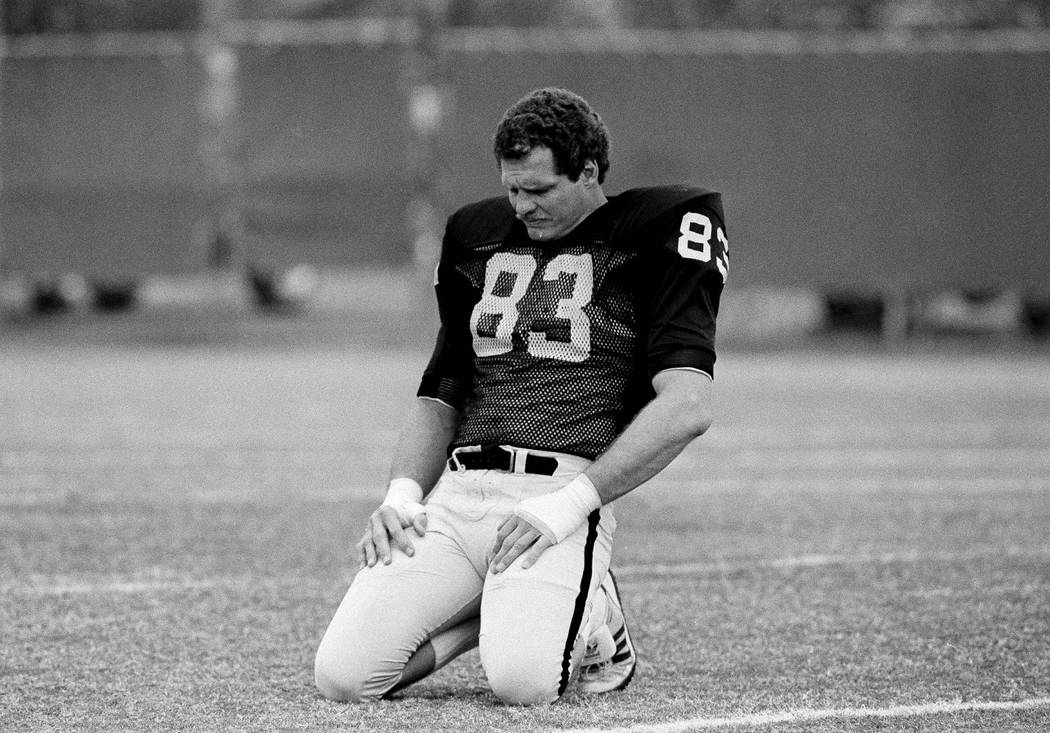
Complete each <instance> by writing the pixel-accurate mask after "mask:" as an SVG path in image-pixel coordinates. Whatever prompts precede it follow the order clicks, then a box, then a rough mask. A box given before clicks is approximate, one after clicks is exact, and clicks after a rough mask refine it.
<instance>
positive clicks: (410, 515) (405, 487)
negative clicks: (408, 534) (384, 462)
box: [380, 478, 426, 527]
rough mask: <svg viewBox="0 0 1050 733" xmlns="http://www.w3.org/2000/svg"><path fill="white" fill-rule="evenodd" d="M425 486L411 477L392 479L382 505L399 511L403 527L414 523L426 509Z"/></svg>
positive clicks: (398, 515)
mask: <svg viewBox="0 0 1050 733" xmlns="http://www.w3.org/2000/svg"><path fill="white" fill-rule="evenodd" d="M422 502H423V487H422V486H420V485H419V484H418V483H417V482H415V481H413V480H412V479H410V478H395V479H391V481H390V485H389V486H388V487H387V490H386V498H385V499H383V503H382V504H381V505H380V506H388V507H390V508H391V509H393V510H394V511H395V512H397V518H398V519H399V520H400V521H401V526H402V527H408V526H409V525H411V524H412V520H413V519H415V517H416V516H417V515H419V514H421V513H423V512H425V511H426V508H425V507H424V506H423V503H422Z"/></svg>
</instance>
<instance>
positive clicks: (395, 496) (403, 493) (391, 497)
mask: <svg viewBox="0 0 1050 733" xmlns="http://www.w3.org/2000/svg"><path fill="white" fill-rule="evenodd" d="M422 501H423V487H422V486H420V485H419V484H418V483H416V482H415V481H413V480H412V479H410V478H395V479H390V485H389V486H388V487H387V490H386V498H385V499H383V503H384V504H390V505H393V504H420V503H422Z"/></svg>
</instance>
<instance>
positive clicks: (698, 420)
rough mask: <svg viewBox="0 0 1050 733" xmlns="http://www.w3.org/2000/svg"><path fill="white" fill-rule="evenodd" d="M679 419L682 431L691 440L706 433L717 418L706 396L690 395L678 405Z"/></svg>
mask: <svg viewBox="0 0 1050 733" xmlns="http://www.w3.org/2000/svg"><path fill="white" fill-rule="evenodd" d="M677 418H678V419H677V422H678V425H679V426H680V429H681V431H682V432H683V433H684V434H685V436H686V437H687V438H688V439H690V440H691V439H693V438H699V437H700V436H701V435H703V434H704V433H706V432H707V431H708V430H709V429H710V428H711V424H712V423H713V422H714V419H715V416H714V412H713V411H712V409H711V403H710V401H709V400H708V399H706V396H701V395H688V396H685V397H684V399H682V401H681V402H680V403H679V405H678V410H677Z"/></svg>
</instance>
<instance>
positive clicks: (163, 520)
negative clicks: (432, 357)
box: [0, 316, 1050, 732]
mask: <svg viewBox="0 0 1050 733" xmlns="http://www.w3.org/2000/svg"><path fill="white" fill-rule="evenodd" d="M128 318H131V319H135V317H134V316H130V317H128ZM366 320H367V319H366ZM224 323H225V325H223V323H210V324H200V323H194V322H192V321H185V322H169V323H167V324H162V326H151V325H149V324H146V325H145V326H144V325H142V324H141V322H140V321H138V320H131V321H130V322H128V321H118V324H119V325H117V326H114V325H99V324H98V323H96V322H93V321H92V322H87V323H82V324H79V325H77V326H60V327H46V328H34V327H31V326H25V325H24V324H23V325H20V326H17V327H15V328H14V329H12V328H8V329H7V331H6V332H5V331H4V330H0V593H2V595H0V628H2V629H3V644H2V645H0V730H4V731H20V730H77V731H81V730H111V729H112V730H125V729H133V730H252V731H256V730H263V731H266V730H332V729H347V730H362V731H394V730H406V731H407V730H418V731H427V730H455V731H461V732H462V731H494V730H501V731H517V730H521V731H532V730H551V729H595V730H612V729H615V730H630V731H646V730H649V731H684V730H694V729H705V730H706V729H719V730H742V729H746V730H770V731H840V730H850V731H898V730H909V731H913V730H921V731H1040V730H1048V729H1050V358H1048V356H1050V354H1048V353H1047V352H1048V349H1046V348H1044V347H1043V346H1036V347H1032V346H1026V347H1024V348H1019V349H1014V348H1010V349H1007V350H1005V351H1004V350H1003V349H1000V348H996V347H994V345H991V346H989V345H983V346H982V347H981V348H980V349H979V350H978V352H977V353H969V349H968V347H967V348H961V347H959V346H958V345H949V346H945V345H936V346H933V347H930V346H917V345H914V344H913V345H910V346H904V347H898V348H894V349H888V348H885V347H882V346H881V345H878V344H867V345H864V344H861V345H857V344H853V345H851V346H848V347H844V346H842V345H839V344H811V345H810V346H809V347H807V348H792V349H787V350H759V349H754V348H738V349H736V350H734V349H732V348H727V349H725V350H724V351H723V354H722V356H721V358H720V361H719V375H718V377H719V378H718V392H719V406H718V410H717V412H718V415H719V417H718V419H717V421H716V424H715V427H714V428H712V430H711V431H710V432H709V434H708V435H707V436H705V437H704V438H703V439H702V440H701V441H699V442H697V443H696V444H694V445H693V446H692V447H691V448H690V449H689V450H688V451H687V453H686V454H684V455H683V456H682V457H681V458H680V459H679V460H678V461H676V462H675V463H674V464H673V465H672V466H671V467H670V468H669V469H668V470H667V471H666V472H665V473H664V474H663V475H661V476H660V477H658V478H657V479H655V480H654V481H652V482H651V483H650V484H649V485H647V486H645V487H643V488H641V489H639V490H638V491H636V492H635V493H634V494H632V495H630V496H628V497H625V498H624V499H623V500H622V501H621V502H620V503H619V505H618V511H617V515H618V518H619V520H620V532H619V540H618V549H617V555H616V557H615V561H614V564H615V566H616V567H618V568H619V569H620V575H619V577H620V580H621V588H622V590H623V592H624V595H625V602H626V606H627V610H628V613H629V616H630V619H631V621H632V629H633V632H634V636H635V638H636V641H637V644H638V647H639V650H640V663H639V669H638V674H637V676H636V678H635V681H634V682H633V683H632V684H631V686H630V687H629V688H628V689H627V690H626V691H625V692H624V693H621V694H615V695H610V696H604V697H602V698H597V699H596V698H584V697H581V696H576V695H570V696H568V697H567V698H566V699H565V700H563V701H561V702H560V703H558V704H557V705H555V706H552V707H550V708H545V709H537V710H533V709H528V710H523V709H511V708H506V707H503V706H501V705H499V704H498V703H497V701H496V699H495V698H494V697H493V696H492V695H491V694H490V693H489V692H488V690H487V687H486V684H485V680H484V676H483V673H482V671H481V669H480V666H479V664H478V659H477V654H476V652H472V653H470V654H468V655H466V656H465V657H463V658H461V659H460V660H457V661H456V662H455V663H453V664H452V665H450V666H449V667H448V668H446V669H445V670H442V671H441V672H439V673H438V674H436V675H434V676H433V677H432V678H430V679H428V680H426V681H424V682H422V683H420V684H417V685H415V686H413V687H410V688H408V689H406V690H405V691H404V692H403V693H401V694H400V695H399V696H398V697H397V698H396V699H395V700H393V701H389V702H385V703H381V704H375V705H365V706H345V705H339V704H333V703H329V702H327V701H325V700H322V699H321V698H320V697H319V696H318V695H317V694H316V693H315V691H314V689H313V687H312V660H313V652H314V649H315V646H316V643H317V641H318V640H319V638H320V635H321V633H322V632H323V630H324V626H325V624H326V623H327V621H328V619H329V617H330V615H331V613H332V612H333V610H334V608H335V606H336V604H337V603H338V600H339V599H340V597H341V595H342V593H343V591H344V590H345V587H346V584H347V583H348V581H349V579H350V578H351V577H352V573H353V563H352V561H351V558H350V545H351V542H352V540H353V539H356V535H357V533H358V531H359V527H360V525H361V522H362V520H363V518H364V517H365V516H367V514H368V512H369V511H370V510H371V509H372V508H373V505H374V504H375V503H376V502H377V500H378V498H379V497H380V494H381V486H382V484H383V482H384V479H385V473H386V467H387V461H388V459H389V453H390V450H391V444H392V441H393V439H394V436H395V433H396V430H397V427H398V424H399V420H400V418H401V415H402V414H403V412H404V411H405V408H406V406H407V405H408V404H409V401H410V399H411V396H410V395H411V394H412V392H413V391H414V388H415V383H416V379H417V375H418V373H419V371H420V369H421V368H422V365H423V363H424V362H425V359H426V356H427V353H426V352H427V348H426V346H425V345H417V342H416V341H415V339H414V337H409V336H408V335H407V334H402V336H401V337H397V338H392V339H387V340H386V341H385V342H384V340H383V339H380V338H377V337H376V333H377V332H378V329H376V328H374V327H371V326H367V325H361V324H362V323H363V321H362V322H359V321H340V320H338V319H334V320H330V321H327V322H325V323H323V324H320V325H317V324H314V325H310V324H308V323H306V322H297V321H281V322H275V323H270V324H267V323H266V322H263V323H262V325H260V324H259V322H256V321H237V320H236V319H233V320H229V321H226V322H224ZM372 325H373V326H374V325H375V324H372ZM80 326H82V328H81V327H80ZM410 330H411V329H409V331H410ZM311 333H312V334H313V336H311V335H310V334H311ZM1044 346H1045V345H1044Z"/></svg>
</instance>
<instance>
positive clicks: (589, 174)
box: [580, 158, 598, 185]
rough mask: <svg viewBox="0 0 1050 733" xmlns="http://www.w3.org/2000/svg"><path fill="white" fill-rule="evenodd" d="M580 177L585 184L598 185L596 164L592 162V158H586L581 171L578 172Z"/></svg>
mask: <svg viewBox="0 0 1050 733" xmlns="http://www.w3.org/2000/svg"><path fill="white" fill-rule="evenodd" d="M580 177H581V178H582V179H583V182H584V183H585V184H590V185H593V184H597V183H598V164H597V163H595V162H594V159H593V158H588V159H587V161H586V162H585V163H584V164H583V170H582V171H580Z"/></svg>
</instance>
